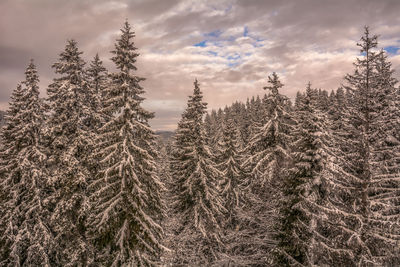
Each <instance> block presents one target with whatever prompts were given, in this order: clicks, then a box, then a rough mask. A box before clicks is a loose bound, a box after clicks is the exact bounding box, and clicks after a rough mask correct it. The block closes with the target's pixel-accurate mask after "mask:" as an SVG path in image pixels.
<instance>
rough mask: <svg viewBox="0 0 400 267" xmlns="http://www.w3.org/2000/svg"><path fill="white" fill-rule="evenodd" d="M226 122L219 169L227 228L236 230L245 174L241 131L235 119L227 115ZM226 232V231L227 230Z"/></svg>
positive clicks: (223, 130) (221, 143)
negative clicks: (242, 166)
mask: <svg viewBox="0 0 400 267" xmlns="http://www.w3.org/2000/svg"><path fill="white" fill-rule="evenodd" d="M225 116H226V118H225V122H224V124H223V129H222V133H223V134H222V140H221V142H220V150H219V153H218V154H219V155H220V160H219V163H218V169H219V170H220V171H221V172H222V173H223V179H222V183H221V190H222V191H221V195H222V198H223V200H224V207H225V208H226V209H227V214H228V220H227V222H226V223H225V224H224V227H225V228H229V229H234V228H235V227H236V225H237V220H238V218H237V214H236V213H237V210H238V209H239V207H240V204H241V202H242V201H243V200H242V196H241V194H242V192H241V189H242V188H241V184H242V178H243V173H242V170H241V160H242V159H241V156H240V154H239V152H240V147H239V146H240V143H239V141H238V139H239V138H240V131H239V130H238V129H237V128H236V127H235V124H234V121H233V118H232V117H231V116H229V114H226V115H225ZM225 230H226V229H225Z"/></svg>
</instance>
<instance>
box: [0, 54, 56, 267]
mask: <svg viewBox="0 0 400 267" xmlns="http://www.w3.org/2000/svg"><path fill="white" fill-rule="evenodd" d="M38 83H39V77H38V74H37V71H36V67H35V65H34V64H33V60H31V62H30V63H29V65H28V67H27V69H26V72H25V81H23V82H22V85H23V87H22V88H21V87H19V89H17V90H16V92H15V93H14V97H13V100H14V101H15V102H13V103H11V108H10V113H9V115H12V116H10V117H9V119H8V126H9V128H7V130H10V131H5V132H3V133H4V137H5V139H4V140H3V141H6V138H7V137H6V135H8V134H10V137H11V136H12V137H13V139H14V140H13V141H12V142H11V140H8V144H9V145H12V147H11V146H9V148H10V150H8V151H3V152H5V153H4V154H2V156H7V157H6V158H5V159H7V160H6V161H8V164H7V165H8V167H7V168H8V170H7V172H6V175H7V176H8V175H11V176H14V179H12V180H9V181H8V183H5V184H3V185H4V186H5V187H4V189H5V190H6V192H7V194H9V196H8V197H9V202H8V203H7V204H8V205H7V206H5V207H4V208H5V209H6V212H7V216H6V217H5V218H4V217H3V220H4V221H5V222H7V223H8V229H7V230H8V233H6V234H5V235H4V236H6V235H8V238H10V239H9V241H10V242H9V243H8V244H4V245H5V247H6V248H7V249H8V250H9V252H10V254H9V259H8V263H5V262H3V263H2V265H3V264H4V265H10V266H20V265H24V266H30V265H43V266H50V258H51V255H50V251H49V248H50V247H51V245H52V242H53V237H52V233H51V232H50V230H49V226H48V222H47V218H48V217H47V216H48V214H47V212H46V206H45V196H46V192H47V188H46V186H47V179H48V174H47V173H46V170H45V168H44V162H45V158H46V155H45V153H44V148H43V143H42V140H41V129H42V127H43V121H44V113H43V111H44V110H43V104H42V101H41V99H40V98H39V86H38ZM11 125H13V126H11ZM11 127H12V130H11ZM11 152H12V153H11ZM15 160H16V161H17V162H18V163H16V164H15ZM13 162H14V163H13ZM9 167H11V168H9ZM15 175H16V176H15ZM7 176H6V177H7ZM17 176H18V178H17ZM9 177H10V176H9ZM16 178H17V179H16ZM5 181H7V180H5Z"/></svg>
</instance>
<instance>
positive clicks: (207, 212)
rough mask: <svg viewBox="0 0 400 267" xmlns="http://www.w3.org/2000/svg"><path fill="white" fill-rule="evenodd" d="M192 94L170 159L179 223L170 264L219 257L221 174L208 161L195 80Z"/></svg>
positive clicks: (203, 261)
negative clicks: (219, 189) (172, 259)
mask: <svg viewBox="0 0 400 267" xmlns="http://www.w3.org/2000/svg"><path fill="white" fill-rule="evenodd" d="M194 86H195V88H194V92H193V95H192V96H190V97H189V100H188V105H187V108H186V110H185V111H184V113H183V114H182V119H181V120H180V121H179V123H178V129H177V131H176V135H175V142H174V147H173V152H172V158H171V168H170V169H171V170H172V174H171V175H172V179H173V186H172V189H171V190H172V192H174V195H175V197H174V199H173V207H174V211H175V214H176V216H177V217H178V220H179V225H178V226H177V229H176V236H175V238H176V239H175V240H176V242H175V243H176V244H177V247H175V248H174V249H175V251H174V254H175V255H174V262H173V264H186V265H205V264H210V263H213V262H215V261H217V260H219V258H220V254H221V252H223V245H222V242H221V234H222V233H221V231H222V230H221V219H222V218H223V212H224V211H225V208H224V207H223V202H222V199H221V197H220V195H219V192H218V183H219V182H220V179H221V177H222V174H221V172H220V171H219V170H218V169H217V168H216V166H215V163H214V162H213V161H212V160H211V159H212V157H211V154H210V150H209V148H208V146H207V144H206V138H205V132H204V125H203V115H204V114H205V113H206V111H205V110H206V103H204V102H203V95H202V92H201V91H200V87H199V83H198V82H197V80H196V81H195V83H194Z"/></svg>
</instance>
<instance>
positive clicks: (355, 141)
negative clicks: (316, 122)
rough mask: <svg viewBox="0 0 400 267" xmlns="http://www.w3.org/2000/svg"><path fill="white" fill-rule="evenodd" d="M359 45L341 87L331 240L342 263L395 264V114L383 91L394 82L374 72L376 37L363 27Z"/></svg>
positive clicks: (383, 73)
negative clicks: (336, 229)
mask: <svg viewBox="0 0 400 267" xmlns="http://www.w3.org/2000/svg"><path fill="white" fill-rule="evenodd" d="M358 45H359V46H360V48H361V52H362V53H363V57H362V58H361V59H360V58H359V59H357V61H356V63H355V64H354V65H355V71H354V74H352V75H347V76H346V81H347V84H346V86H345V89H346V90H347V92H346V98H345V99H346V105H345V106H346V110H344V115H345V116H344V120H345V122H346V121H347V122H346V123H344V124H342V126H344V127H343V130H344V131H345V132H347V133H350V134H348V135H347V138H342V140H343V141H344V142H345V146H340V148H341V149H340V150H341V151H339V153H337V157H336V158H337V159H336V161H337V162H338V165H340V166H341V171H340V172H338V173H337V175H335V176H333V180H332V183H331V185H332V187H333V193H332V194H331V195H332V197H331V201H330V202H331V203H332V204H333V205H334V207H335V208H336V210H337V214H338V215H339V216H337V217H338V218H337V220H336V223H337V224H339V225H340V231H339V232H338V235H337V236H335V237H334V238H332V237H331V238H330V239H336V240H340V241H339V242H336V243H337V244H338V245H339V246H340V247H338V249H339V248H340V249H342V250H347V251H348V252H350V254H349V256H348V259H349V260H350V261H349V263H346V264H351V265H361V266H364V265H387V264H389V265H391V264H394V265H396V263H398V261H399V259H398V255H399V254H398V249H396V246H398V240H399V237H400V236H399V228H398V221H396V220H397V219H394V218H398V209H397V211H396V205H398V204H396V199H398V188H399V185H398V178H396V176H397V177H398V174H396V171H394V172H391V171H389V169H390V168H387V167H388V166H390V165H392V163H390V162H391V159H389V158H393V157H392V156H393V154H392V153H393V152H394V153H395V150H396V146H397V145H395V143H397V141H396V138H393V134H392V133H393V131H391V130H389V128H391V127H392V126H390V125H391V124H390V123H389V121H396V120H397V121H398V119H394V120H392V119H389V120H388V118H389V117H390V116H391V115H389V117H388V116H386V115H388V114H389V113H391V112H389V110H392V111H394V110H395V108H390V107H389V106H393V105H392V104H388V103H389V102H390V101H388V100H389V99H390V98H392V96H393V94H392V95H391V94H390V93H388V92H389V91H394V90H393V89H394V88H393V87H394V84H395V82H396V81H395V80H393V79H392V78H391V73H390V66H389V68H386V67H385V68H386V69H387V70H386V71H383V70H379V69H380V68H382V67H383V65H382V62H380V63H378V62H379V58H380V57H381V55H380V53H377V52H375V51H374V48H376V47H377V37H376V36H372V37H371V36H370V35H369V30H368V28H367V27H366V28H365V33H364V36H363V37H362V38H361V43H359V44H358ZM390 88H391V89H390ZM385 114H386V115H385ZM392 115H393V114H392ZM392 125H393V124H392ZM343 130H342V132H343ZM343 136H344V137H346V135H343ZM388 146H389V147H391V148H389V149H388ZM340 152H341V153H340ZM387 153H389V154H392V155H389V154H387ZM385 155H386V156H385ZM392 166H395V165H392ZM394 169H396V167H395V168H394ZM392 171H393V169H392ZM397 173H398V172H397ZM397 201H398V200H397ZM396 213H397V214H396ZM330 232H331V233H332V234H331V236H332V235H334V232H333V231H330ZM396 250H397V252H396ZM341 258H343V257H341Z"/></svg>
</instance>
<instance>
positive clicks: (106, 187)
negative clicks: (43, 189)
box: [88, 22, 163, 266]
mask: <svg viewBox="0 0 400 267" xmlns="http://www.w3.org/2000/svg"><path fill="white" fill-rule="evenodd" d="M121 32H122V34H121V36H120V38H119V39H118V40H117V42H116V44H115V50H114V51H113V52H112V53H113V54H114V56H113V57H112V58H111V59H112V61H113V62H114V63H115V65H116V67H117V69H118V70H119V71H118V72H115V73H111V74H110V79H111V84H110V86H109V87H108V88H107V89H106V90H105V101H104V108H103V111H104V113H106V114H109V113H112V114H114V116H113V117H112V118H111V120H110V121H109V122H107V123H106V124H105V125H104V126H103V127H102V128H101V129H100V136H99V139H98V140H97V141H98V148H97V151H98V155H99V158H100V161H99V164H100V170H99V174H98V176H97V177H96V179H95V181H94V182H93V183H92V184H91V186H90V188H91V191H92V192H93V193H92V195H91V205H90V207H91V212H90V214H89V218H88V221H89V225H90V238H91V240H92V241H93V243H94V245H95V248H96V253H95V259H94V264H96V265H110V266H121V265H123V266H154V265H156V264H157V262H158V261H159V257H160V253H161V250H162V245H161V237H162V232H163V231H162V229H161V227H160V220H161V215H162V210H163V208H162V203H161V200H160V190H161V189H162V187H163V185H162V183H161V182H160V181H159V177H158V175H157V168H156V163H155V159H156V157H157V152H156V151H155V149H154V147H155V137H154V133H153V131H152V130H151V129H150V127H149V124H148V120H149V119H151V118H152V117H153V113H151V112H149V111H147V110H145V109H144V108H143V107H142V106H141V103H142V102H143V100H144V98H143V97H142V96H141V94H143V93H144V90H143V88H142V87H141V86H140V84H139V83H140V82H141V81H143V80H144V79H143V78H140V77H138V76H136V75H135V74H134V72H135V71H136V70H137V68H136V66H135V63H136V58H137V57H138V55H139V54H138V53H137V48H136V47H135V45H134V42H133V37H134V36H135V35H134V32H133V31H132V29H131V26H130V25H129V23H128V22H125V24H124V26H123V28H122V29H121Z"/></svg>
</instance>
